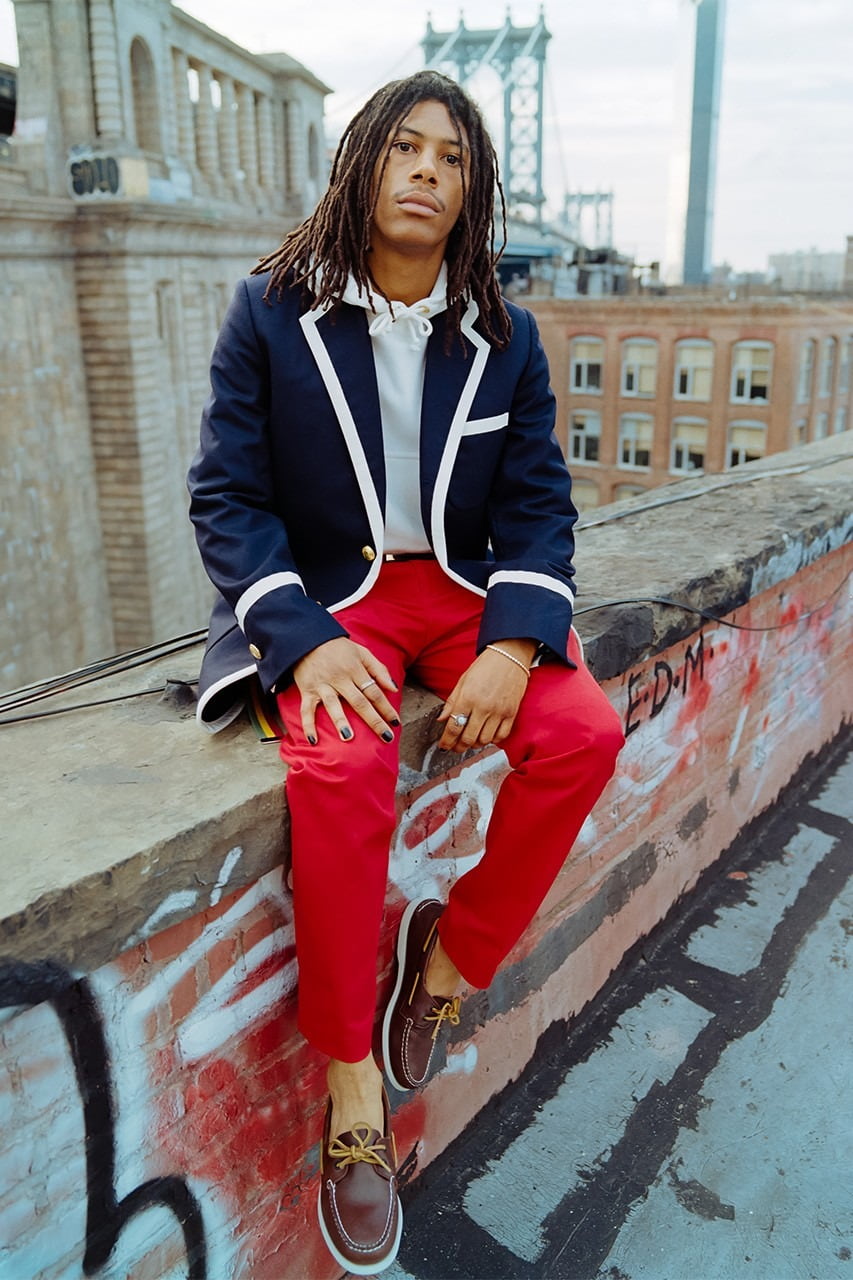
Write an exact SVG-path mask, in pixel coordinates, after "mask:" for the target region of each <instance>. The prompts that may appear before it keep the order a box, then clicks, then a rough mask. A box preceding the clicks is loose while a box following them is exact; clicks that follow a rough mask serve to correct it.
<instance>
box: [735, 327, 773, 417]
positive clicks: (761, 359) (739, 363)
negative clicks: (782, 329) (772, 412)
mask: <svg viewBox="0 0 853 1280" xmlns="http://www.w3.org/2000/svg"><path fill="white" fill-rule="evenodd" d="M772 365H773V344H772V343H771V342H736V343H735V345H734V350H733V351H732V389H731V398H732V404H739V403H743V402H744V401H746V402H751V401H755V400H759V401H761V402H762V403H764V404H766V403H767V401H768V400H769V399H770V370H771V368H772Z"/></svg>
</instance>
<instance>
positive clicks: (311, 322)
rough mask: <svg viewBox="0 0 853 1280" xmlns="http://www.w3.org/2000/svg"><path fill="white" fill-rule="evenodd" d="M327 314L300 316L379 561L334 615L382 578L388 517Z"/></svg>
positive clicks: (334, 608)
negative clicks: (324, 327) (327, 333)
mask: <svg viewBox="0 0 853 1280" xmlns="http://www.w3.org/2000/svg"><path fill="white" fill-rule="evenodd" d="M324 315H325V311H324V310H323V311H320V310H318V309H317V308H316V307H314V308H312V309H311V310H310V311H306V312H305V314H304V315H303V316H300V317H299V323H300V325H301V326H302V332H303V333H304V334H305V339H306V341H307V343H308V346H309V347H310V348H311V354H312V355H313V356H314V359H315V360H316V362H317V368H318V369H319V371H320V377H321V378H322V379H323V383H324V385H325V388H326V390H327V392H328V393H329V399H330V400H331V402H332V408H333V409H334V411H335V415H336V417H337V419H338V423H339V425H340V428H341V431H342V432H343V436H344V440H345V442H346V446H347V449H348V450H349V455H350V458H351V459H352V465H353V467H354V469H355V478H356V483H357V484H358V487H359V489H360V491H361V496H362V498H363V499H364V506H365V509H366V511H367V520H368V523H369V525H370V530H371V533H372V535H373V549H374V551H375V552H376V559H375V560H374V561H373V563H372V564H371V566H370V568H369V570H368V571H367V573H366V574H365V576H364V578H363V580H362V582H361V585H360V586H359V587H358V588H357V589H356V590H355V591H353V592H352V593H351V594H350V595H348V596H347V597H346V599H344V600H338V601H337V602H336V603H335V604H329V605H327V606H326V608H327V609H328V610H329V612H330V613H336V612H337V610H338V609H343V608H344V607H345V606H346V605H348V604H354V603H355V601H356V600H361V598H362V597H363V596H366V595H367V593H368V591H369V590H370V588H371V587H372V586H373V583H374V581H375V580H376V578H377V577H378V576H379V570H380V569H381V568H382V546H383V543H384V540H385V517H384V516H383V514H382V508H381V507H380V505H379V496H378V494H377V492H376V486H375V484H374V483H373V476H372V475H371V473H370V467H369V466H368V465H367V456H366V454H365V452H364V446H363V445H362V443H361V437H360V436H359V434H358V428H357V427H356V425H355V418H354V417H353V416H352V411H351V409H350V407H349V405H348V404H347V400H346V396H345V395H344V389H343V387H342V386H341V382H340V378H339V377H338V374H337V370H336V369H335V366H334V364H333V363H332V357H331V356H330V355H329V350H328V348H327V346H326V344H325V342H324V341H323V338H322V335H321V334H320V332H319V330H318V328H317V325H318V322H319V321H320V320H321V319H322V317H323V316H324Z"/></svg>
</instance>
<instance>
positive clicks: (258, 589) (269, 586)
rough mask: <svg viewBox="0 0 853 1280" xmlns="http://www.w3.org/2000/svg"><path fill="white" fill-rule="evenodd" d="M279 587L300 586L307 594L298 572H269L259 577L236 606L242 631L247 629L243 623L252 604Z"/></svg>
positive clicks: (235, 609)
mask: <svg viewBox="0 0 853 1280" xmlns="http://www.w3.org/2000/svg"><path fill="white" fill-rule="evenodd" d="M279 587H298V588H299V590H300V591H301V592H302V594H303V595H304V594H305V587H304V585H303V583H302V579H301V578H300V576H299V574H298V573H268V574H267V575H266V577H264V578H258V581H257V582H253V583H252V585H251V586H250V587H247V588H246V590H245V591H244V592H243V594H242V595H241V597H240V599H239V600H238V601H237V603H236V605H235V606H234V617H235V618H236V619H237V625H238V627H239V628H240V630H241V631H245V630H246V628H245V627H244V626H243V623H244V622H245V620H246V614H247V613H248V612H249V610H250V609H251V607H252V605H253V604H257V603H258V601H259V600H263V598H264V596H267V595H269V593H270V592H271V591H277V590H278V589H279Z"/></svg>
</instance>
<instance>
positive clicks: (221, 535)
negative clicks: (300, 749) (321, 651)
mask: <svg viewBox="0 0 853 1280" xmlns="http://www.w3.org/2000/svg"><path fill="white" fill-rule="evenodd" d="M269 383H270V379H269V356H268V351H267V348H266V346H265V344H264V343H262V342H261V340H260V339H259V337H258V334H257V330H256V326H255V323H254V319H253V316H252V300H251V297H250V294H249V290H248V288H247V282H246V281H245V280H243V281H241V282H240V284H239V285H238V286H237V289H236V292H235V294H234V297H233V300H232V302H231V305H230V307H229V309H228V312H227V314H226V316H225V320H224V322H223V325H222V329H221V331H220V334H219V338H218V340H217V343H216V346H215V348H214V352H213V356H212V360H211V369H210V386H211V392H210V396H209V398H208V401H207V404H206V405H205V408H204V412H203V414H202V422H201V440H200V445H199V449H198V452H197V454H196V456H195V458H194V460H193V463H192V466H191V468H190V472H189V476H188V481H187V483H188V488H189V491H190V519H191V520H192V522H193V524H194V526H195V532H196V540H197V542H198V547H199V551H200V553H201V558H202V561H203V563H204V567H205V569H206V570H207V573H208V576H209V577H210V579H211V581H212V582H213V584H214V585H215V586H216V587H217V588H218V590H219V592H220V593H221V594H222V596H223V597H224V598H225V600H226V601H227V602H228V604H229V605H230V606H231V608H232V609H233V611H234V614H235V617H236V619H237V622H238V624H239V626H240V628H241V629H242V631H243V632H244V634H245V636H246V641H247V644H248V645H249V649H250V652H251V654H252V656H253V657H254V658H255V660H256V662H257V666H258V674H259V676H260V678H261V681H262V683H263V685H264V686H265V687H266V688H267V689H269V688H271V687H272V686H273V685H274V684H275V682H276V681H277V680H278V679H280V677H281V676H282V675H283V674H284V673H285V672H287V671H289V670H290V668H291V667H293V665H294V664H295V663H296V662H298V661H299V659H300V658H301V657H303V656H304V655H305V654H306V653H308V652H309V651H310V650H311V649H314V648H316V646H317V645H318V644H322V643H324V641H326V640H331V639H334V638H335V637H336V636H342V635H346V632H345V631H344V629H343V627H341V625H340V624H339V623H338V622H336V621H335V619H334V618H333V617H332V615H331V614H330V613H328V611H327V610H326V609H324V608H323V607H322V605H320V604H318V603H317V602H316V601H314V600H312V599H310V598H309V597H308V596H307V595H306V593H305V588H304V586H303V583H302V579H301V577H300V575H299V572H298V570H297V567H296V564H295V562H294V559H293V556H292V555H291V551H290V546H289V543H288V537H287V529H286V527H285V524H284V522H283V521H282V519H281V517H280V516H279V515H278V513H277V512H276V504H275V495H274V491H273V483H272V465H271V458H270V446H269V433H270V415H269Z"/></svg>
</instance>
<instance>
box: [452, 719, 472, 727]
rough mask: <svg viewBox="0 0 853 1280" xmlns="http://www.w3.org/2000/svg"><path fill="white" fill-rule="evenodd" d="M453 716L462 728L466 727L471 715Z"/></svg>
mask: <svg viewBox="0 0 853 1280" xmlns="http://www.w3.org/2000/svg"><path fill="white" fill-rule="evenodd" d="M451 718H452V719H453V720H454V721H455V722H456V724H458V725H459V728H460V729H464V728H465V726H466V724H467V723H468V720H469V719H470V717H469V716H452V717H451Z"/></svg>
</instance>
